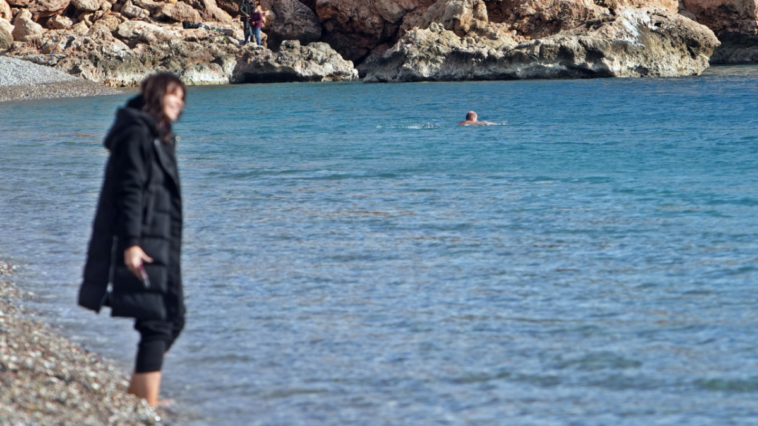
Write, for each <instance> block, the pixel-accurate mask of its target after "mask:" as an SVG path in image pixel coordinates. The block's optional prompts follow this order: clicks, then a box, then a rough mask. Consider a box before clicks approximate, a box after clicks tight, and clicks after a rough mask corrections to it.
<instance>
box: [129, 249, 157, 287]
mask: <svg viewBox="0 0 758 426" xmlns="http://www.w3.org/2000/svg"><path fill="white" fill-rule="evenodd" d="M143 262H145V263H153V258H152V257H150V256H148V255H147V254H145V252H144V251H142V248H141V247H140V246H131V247H129V248H128V249H126V250H124V263H125V264H126V267H127V268H129V270H130V271H132V273H133V274H134V275H136V276H137V278H139V279H142V272H141V271H140V269H141V268H142V263H143Z"/></svg>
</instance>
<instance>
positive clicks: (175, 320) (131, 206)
mask: <svg viewBox="0 0 758 426" xmlns="http://www.w3.org/2000/svg"><path fill="white" fill-rule="evenodd" d="M184 94H185V87H184V84H182V82H181V80H179V78H178V77H176V76H175V75H173V74H171V73H159V74H154V75H152V76H150V77H148V78H146V79H145V81H143V82H142V85H141V94H140V96H137V97H136V98H133V99H132V100H130V101H129V102H128V103H127V104H126V106H125V107H124V108H121V109H119V110H118V112H117V113H116V121H115V122H114V123H113V126H112V127H111V129H110V131H109V132H108V135H107V136H106V138H105V142H104V145H105V147H106V148H107V149H108V150H109V151H110V158H109V159H108V163H107V165H106V168H105V180H104V182H103V187H102V190H101V192H100V199H99V201H98V205H97V213H96V214H95V221H94V224H93V230H92V238H91V240H90V244H89V249H88V252H87V263H86V265H85V267H84V282H83V283H82V286H81V289H80V290H79V304H80V305H81V306H84V307H85V308H88V309H92V310H94V311H96V312H99V311H100V308H101V307H102V306H103V305H106V306H110V307H111V314H112V315H113V316H118V317H129V318H135V319H136V322H135V324H134V328H135V329H136V330H137V331H139V332H140V335H141V339H140V343H139V346H138V350H137V359H136V367H135V370H134V374H133V375H132V380H131V383H130V385H129V393H132V394H134V395H136V396H138V397H140V398H144V399H146V400H147V402H148V403H149V404H150V405H152V406H155V405H156V404H157V402H158V393H159V391H160V382H161V367H162V364H163V355H164V353H165V352H167V351H168V350H169V348H170V347H171V345H172V344H173V343H174V341H175V340H176V338H177V337H178V336H179V333H180V332H181V331H182V328H183V327H184V316H185V308H184V297H183V294H182V276H181V268H180V256H181V244H182V199H181V191H180V186H179V173H178V169H177V164H176V155H175V148H176V136H175V135H174V134H173V133H172V131H171V123H172V122H173V121H176V120H177V119H178V118H179V115H180V114H181V112H182V109H183V108H184ZM109 283H110V284H111V286H112V291H110V292H109V291H108V284H109Z"/></svg>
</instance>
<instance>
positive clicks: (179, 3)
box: [0, 0, 758, 86]
mask: <svg viewBox="0 0 758 426" xmlns="http://www.w3.org/2000/svg"><path fill="white" fill-rule="evenodd" d="M259 1H260V2H261V4H262V6H263V8H264V11H265V19H266V22H265V25H264V28H263V32H264V36H267V37H266V39H267V40H268V48H269V49H268V50H267V49H264V50H260V49H250V48H249V47H242V46H240V41H241V40H242V39H243V34H242V22H241V21H240V18H239V9H238V2H237V0H0V28H4V29H5V31H2V30H0V31H2V32H0V49H6V50H0V52H3V53H2V54H5V55H8V56H15V57H23V58H26V59H28V60H32V61H35V62H38V63H45V64H47V65H49V66H54V67H56V68H59V69H61V70H65V71H67V72H70V73H72V74H75V75H79V76H82V77H84V78H87V79H92V80H94V81H98V82H103V83H106V84H109V85H114V86H121V85H135V84H136V83H137V82H138V81H140V80H141V79H142V78H143V77H144V76H145V75H146V74H147V73H150V72H152V71H154V70H156V69H157V70H172V71H174V72H176V73H178V74H180V75H182V78H184V79H185V81H186V82H188V83H191V84H217V83H226V82H229V81H234V82H241V81H321V80H329V79H333V78H341V79H348V80H349V79H352V78H353V76H352V74H353V73H352V72H351V71H347V70H346V69H344V67H345V66H346V64H347V63H348V62H344V60H343V58H344V59H346V60H348V61H353V62H354V63H357V64H359V67H358V68H359V71H360V74H361V75H362V76H368V79H367V80H368V81H415V80H459V79H492V78H547V77H550V78H553V77H559V78H564V77H609V76H677V75H692V74H698V73H700V72H701V71H702V70H703V68H705V67H706V66H707V64H708V59H709V57H710V56H711V55H712V54H713V55H714V56H713V58H712V62H750V61H756V60H758V20H757V19H758V6H757V5H758V0H739V1H737V0H370V1H369V0H259ZM182 21H189V22H193V23H196V22H203V23H204V25H203V28H198V29H184V28H182V26H181V23H182ZM11 23H12V25H11ZM708 27H710V28H711V29H713V31H715V33H716V36H718V37H719V38H720V39H721V41H722V42H723V43H724V45H723V46H722V47H720V48H718V49H717V50H716V51H715V53H713V52H714V48H716V46H718V44H719V41H718V40H717V39H716V38H715V37H716V36H714V33H713V31H711V30H709V29H708ZM6 33H10V34H11V37H12V38H13V43H12V44H10V45H9V42H8V36H7V34H6ZM290 41H297V42H299V44H297V45H296V44H293V43H290ZM317 42H322V43H326V44H327V45H329V46H330V47H331V49H334V51H336V53H333V52H328V53H327V52H326V50H324V49H325V48H326V46H325V45H320V44H317ZM309 43H310V45H309ZM295 46H297V47H295ZM752 46H756V47H752ZM314 52H317V53H314ZM293 55H301V56H302V57H300V58H296V57H295V56H293ZM43 56H44V57H45V58H44V59H43ZM322 57H323V58H329V59H328V60H329V61H331V62H330V65H329V66H330V67H331V68H333V69H334V70H339V72H337V71H335V72H336V73H334V74H332V73H330V71H328V70H326V68H324V67H325V65H324V64H322V63H319V62H318V61H320V60H321V59H317V58H322ZM303 58H310V59H303ZM308 60H310V61H315V62H314V63H313V64H307V65H304V64H305V62H303V61H308ZM296 63H297V64H299V65H297V66H294V65H293V64H296ZM298 67H299V68H298ZM351 67H352V65H351ZM321 68H323V69H321ZM327 68H328V67H327ZM295 69H298V70H299V71H293V70H295ZM255 70H258V71H259V72H261V73H262V74H261V75H259V76H258V77H254V76H253V73H254V72H256V71H255ZM271 70H278V71H277V72H281V73H282V74H281V75H280V76H279V77H276V76H273V75H272V74H271V72H272V71H271Z"/></svg>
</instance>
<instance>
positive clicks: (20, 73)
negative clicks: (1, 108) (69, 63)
mask: <svg viewBox="0 0 758 426" xmlns="http://www.w3.org/2000/svg"><path fill="white" fill-rule="evenodd" d="M118 93H121V91H119V90H117V89H113V88H111V87H107V86H103V85H101V84H98V83H94V82H91V81H87V80H83V79H81V78H77V77H74V76H71V75H69V74H66V73H64V72H62V71H58V70H56V69H54V68H50V67H46V66H43V65H37V64H34V63H31V62H29V61H24V60H22V59H16V58H8V57H4V56H0V102H3V101H13V100H21V99H43V98H62V97H73V96H97V95H113V94H118Z"/></svg>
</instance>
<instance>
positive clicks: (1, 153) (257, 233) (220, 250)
mask: <svg viewBox="0 0 758 426" xmlns="http://www.w3.org/2000/svg"><path fill="white" fill-rule="evenodd" d="M125 99H127V95H120V96H109V97H95V98H82V99H62V100H47V101H27V102H14V103H2V104H0V126H1V127H2V129H0V182H2V185H0V224H2V225H0V227H1V228H2V231H0V257H2V258H6V259H10V260H12V261H13V262H14V263H16V264H18V265H20V271H19V272H18V274H17V275H16V277H15V280H16V282H17V283H18V284H19V285H21V286H22V287H24V288H26V289H29V290H32V291H34V292H35V293H36V294H37V297H36V299H35V300H34V301H33V302H28V303H30V304H31V306H32V307H34V308H36V309H39V310H40V311H42V312H43V314H44V315H45V318H46V319H47V320H48V321H49V322H51V323H52V324H54V325H55V326H56V327H58V328H60V329H61V330H62V331H63V332H64V333H66V334H67V335H68V336H70V337H71V338H73V339H74V340H76V341H78V342H80V343H81V344H82V345H83V346H84V347H86V348H88V349H91V350H95V351H98V352H100V353H103V354H104V355H106V356H109V357H112V358H114V359H116V361H117V362H118V364H119V365H120V366H121V367H122V368H124V369H125V370H127V369H129V368H131V363H132V359H133V356H134V350H135V344H136V333H135V332H134V331H132V330H131V323H130V321H128V320H114V319H111V318H109V317H108V316H107V315H105V314H101V315H100V316H95V315H94V314H92V313H90V312H85V311H83V310H81V309H79V308H77V307H76V306H75V297H76V292H77V286H78V282H79V279H80V278H79V277H80V274H81V268H82V265H83V260H84V253H85V249H86V243H87V240H88V238H89V226H90V223H91V220H92V216H93V212H94V206H95V202H96V197H97V192H98V190H99V185H100V180H101V178H102V169H103V165H104V162H105V160H106V152H105V150H104V149H103V148H102V147H101V146H100V141H101V139H102V137H103V135H104V133H105V132H106V130H107V128H108V126H109V124H110V122H111V120H112V117H113V111H114V110H115V108H116V107H117V106H118V105H120V104H122V103H123V102H124V101H125ZM756 99H758V69H756V68H750V67H748V68H740V67H733V68H715V69H711V70H709V71H708V72H707V73H706V75H704V76H701V77H693V78H681V79H642V80H632V79H617V80H582V81H523V82H476V83H426V84H396V85H364V84H360V83H356V84H352V83H351V84H274V85H249V86H234V87H211V88H191V89H190V91H189V96H188V100H187V109H186V112H185V115H184V117H183V118H182V121H181V122H180V123H179V124H178V125H177V126H176V129H177V132H178V133H179V134H180V135H181V136H182V139H181V141H180V148H179V160H180V168H181V175H182V182H183V185H184V188H183V191H184V198H185V207H186V228H185V246H184V253H183V267H184V277H185V286H186V293H187V296H188V300H187V304H188V307H189V318H188V325H187V328H186V330H185V333H184V334H183V335H182V337H181V338H180V340H179V341H178V343H177V345H176V347H175V348H174V349H172V351H171V353H170V354H169V356H168V357H167V359H166V363H165V368H164V383H163V394H164V396H166V397H168V398H172V399H175V400H176V401H177V403H176V404H177V410H179V411H180V412H181V413H182V414H183V415H185V416H187V417H186V421H183V422H182V424H189V425H205V424H213V425H239V424H246V425H303V426H310V425H393V426H394V425H414V426H416V425H719V426H723V425H748V424H755V422H756V420H755V419H756V418H757V417H758V403H756V400H757V398H758V346H756V341H758V316H757V315H756V309H755V307H756V303H757V302H758V292H756V278H758V223H757V222H758V221H757V220H756V219H758V167H756V154H758V134H756V129H758V115H757V114H756V111H758V101H756ZM468 110H475V111H477V112H478V113H479V116H480V119H483V120H488V121H494V122H498V123H504V125H499V126H489V127H480V128H460V127H456V126H455V124H456V123H457V122H459V121H461V120H462V119H463V116H464V115H465V113H466V111H468Z"/></svg>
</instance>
